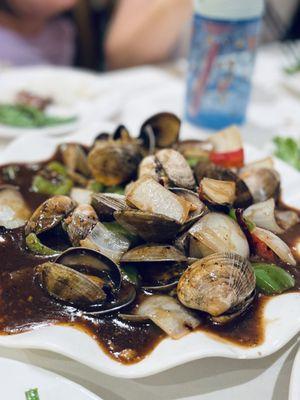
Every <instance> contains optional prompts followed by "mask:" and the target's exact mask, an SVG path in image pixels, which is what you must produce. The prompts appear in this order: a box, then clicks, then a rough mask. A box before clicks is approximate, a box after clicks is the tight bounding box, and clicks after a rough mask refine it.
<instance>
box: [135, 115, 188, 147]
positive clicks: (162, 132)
mask: <svg viewBox="0 0 300 400" xmlns="http://www.w3.org/2000/svg"><path fill="white" fill-rule="evenodd" d="M180 124H181V123H180V119H179V118H178V117H177V116H176V115H175V114H172V113H168V112H162V113H158V114H155V115H153V116H152V117H150V118H148V119H147V120H146V121H145V122H144V123H143V125H142V127H141V130H140V136H139V137H140V139H142V141H143V143H144V145H145V147H147V148H149V147H150V148H151V147H152V146H153V144H154V145H155V147H158V148H165V147H171V146H172V145H173V144H174V143H176V142H177V140H178V136H179V130H180ZM147 128H150V129H149V130H147ZM149 131H150V132H151V134H150V135H151V136H153V138H149ZM151 141H152V146H150V144H151V143H150V142H151ZM153 141H154V143H153Z"/></svg>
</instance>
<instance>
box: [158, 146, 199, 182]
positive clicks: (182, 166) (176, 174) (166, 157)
mask: <svg viewBox="0 0 300 400" xmlns="http://www.w3.org/2000/svg"><path fill="white" fill-rule="evenodd" d="M156 159H157V160H158V161H159V163H160V165H161V166H162V168H163V170H164V172H165V174H166V175H167V177H168V178H169V180H170V182H171V183H173V185H175V186H177V187H183V188H186V189H193V188H194V187H195V186H196V181H195V178H194V175H193V171H192V170H191V167H190V166H189V164H188V163H187V161H186V159H185V158H184V157H183V155H182V154H180V153H179V152H178V151H176V150H173V149H163V150H160V151H158V152H157V153H156Z"/></svg>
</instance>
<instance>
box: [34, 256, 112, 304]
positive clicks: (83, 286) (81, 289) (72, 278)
mask: <svg viewBox="0 0 300 400" xmlns="http://www.w3.org/2000/svg"><path fill="white" fill-rule="evenodd" d="M36 270H37V273H38V276H39V279H40V282H41V285H42V286H43V287H44V288H45V289H46V290H47V292H48V293H49V294H50V295H51V296H53V297H54V298H56V299H57V300H59V301H63V302H66V303H68V304H72V305H75V306H83V307H86V306H89V305H91V304H93V303H97V302H100V303H101V302H103V301H104V300H105V299H106V294H105V292H104V290H103V282H102V281H101V280H100V279H99V282H96V281H95V280H93V279H92V278H91V277H89V276H87V275H85V274H82V273H80V272H78V271H76V270H73V269H72V268H68V267H65V266H64V265H62V264H58V263H54V262H46V263H44V264H41V265H39V266H38V267H37V268H36Z"/></svg>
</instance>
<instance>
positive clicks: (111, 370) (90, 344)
mask: <svg viewBox="0 0 300 400" xmlns="http://www.w3.org/2000/svg"><path fill="white" fill-rule="evenodd" d="M114 128H115V126H114V125H111V124H103V125H102V126H101V127H100V129H99V130H97V131H93V130H92V129H90V130H85V131H81V132H80V133H78V134H76V135H72V136H70V137H69V138H68V141H72V142H81V143H83V144H91V143H92V141H93V139H94V137H95V135H96V134H97V133H99V131H103V132H112V131H113V130H114ZM188 137H189V138H195V137H197V136H196V135H195V134H193V133H192V132H190V133H189V135H188V136H187V135H182V138H185V139H186V138H188ZM60 142H61V139H59V138H50V137H38V138H37V137H36V136H35V135H29V136H28V137H24V136H23V137H21V138H19V139H17V140H15V141H14V142H13V143H11V144H10V145H9V146H8V147H7V148H6V150H5V151H4V152H2V154H1V155H0V164H3V163H8V162H21V161H26V162H30V161H39V160H44V159H47V158H49V157H50V156H51V155H52V154H53V152H54V150H55V148H56V145H57V144H59V143H60ZM245 153H246V156H247V159H248V161H253V160H257V159H259V158H263V157H265V156H266V154H265V153H263V152H261V151H259V150H257V149H256V148H254V147H252V146H249V145H245ZM275 162H276V168H277V169H278V171H279V172H280V173H281V179H282V191H283V199H284V200H285V202H286V203H287V204H290V205H292V206H295V207H297V206H298V207H299V205H300V193H299V190H298V187H299V180H300V174H299V173H298V172H297V171H296V170H295V169H293V168H292V167H290V166H289V165H287V164H285V163H284V162H282V161H280V160H275ZM264 319H265V340H264V342H263V343H262V344H260V345H259V346H257V347H240V346H237V345H235V344H232V343H230V342H226V341H224V340H219V339H218V338H215V337H213V336H211V335H208V334H206V333H205V332H201V331H199V332H193V333H190V334H189V335H187V336H185V337H184V338H182V339H180V340H172V339H165V340H163V341H162V342H161V343H160V344H159V345H158V346H157V347H156V348H155V349H154V350H153V351H152V352H151V353H150V354H149V355H148V356H147V357H146V358H145V359H143V360H142V361H140V362H139V363H136V364H133V365H128V366H127V365H124V364H121V363H119V362H116V361H114V360H113V359H112V358H110V357H109V356H108V355H107V354H106V353H105V352H104V351H103V350H102V349H101V348H100V347H99V346H98V344H97V342H96V341H95V340H93V339H92V338H91V337H90V336H88V335H87V334H85V333H83V332H81V331H79V330H77V329H73V328H71V327H68V326H45V327H41V328H39V329H35V330H33V331H31V332H26V333H22V334H16V335H9V336H3V335H0V345H1V346H5V347H12V348H34V349H44V350H49V351H54V352H56V353H59V354H62V355H65V356H67V357H70V358H72V359H74V360H76V361H78V362H81V363H83V364H85V365H88V366H89V367H91V368H94V369H96V370H98V371H101V372H103V373H106V374H108V375H111V376H116V377H121V378H130V379H131V378H140V377H145V376H150V375H153V374H157V373H159V372H161V371H164V370H167V369H170V368H173V367H175V366H178V365H182V364H185V363H187V362H189V361H193V360H197V359H201V358H207V357H225V358H233V359H256V358H261V357H265V356H268V355H270V354H273V353H275V352H276V351H278V350H279V349H281V348H282V347H283V346H284V345H286V344H287V343H288V342H289V341H290V340H291V339H292V338H293V337H294V336H295V335H296V334H298V333H299V332H300V293H287V294H283V295H281V296H276V297H274V298H272V299H271V300H269V301H268V303H267V305H266V307H265V310H264Z"/></svg>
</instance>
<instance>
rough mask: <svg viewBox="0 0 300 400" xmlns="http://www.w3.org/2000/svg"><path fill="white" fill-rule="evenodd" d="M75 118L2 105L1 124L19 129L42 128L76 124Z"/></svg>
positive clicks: (28, 108) (0, 112)
mask: <svg viewBox="0 0 300 400" xmlns="http://www.w3.org/2000/svg"><path fill="white" fill-rule="evenodd" d="M75 120H76V118H75V117H68V118H61V117H55V116H49V115H47V114H45V113H44V112H43V111H41V110H38V109H37V108H35V107H32V106H26V105H22V104H16V105H13V104H0V123H1V124H3V125H9V126H16V127H19V128H40V127H45V126H55V125H61V124H67V123H70V122H74V121H75Z"/></svg>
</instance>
